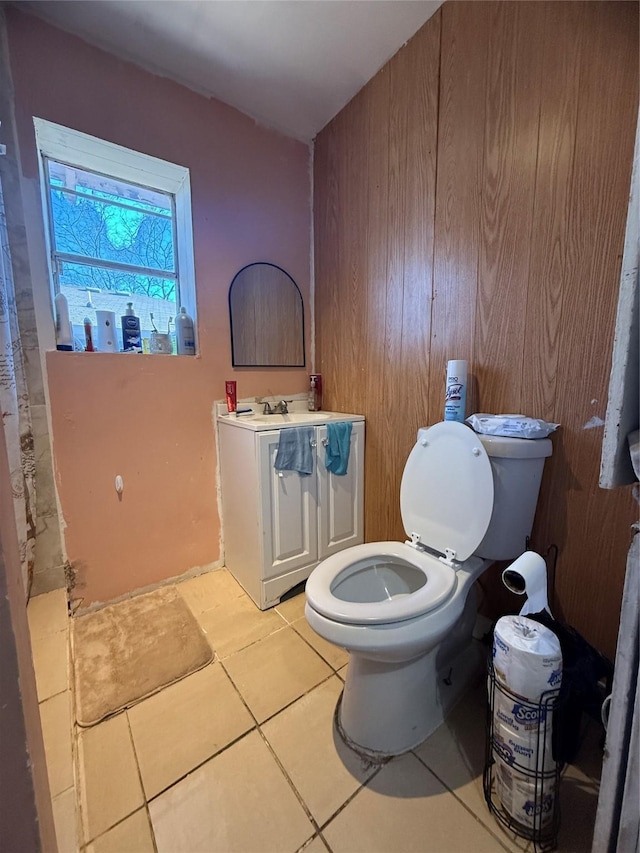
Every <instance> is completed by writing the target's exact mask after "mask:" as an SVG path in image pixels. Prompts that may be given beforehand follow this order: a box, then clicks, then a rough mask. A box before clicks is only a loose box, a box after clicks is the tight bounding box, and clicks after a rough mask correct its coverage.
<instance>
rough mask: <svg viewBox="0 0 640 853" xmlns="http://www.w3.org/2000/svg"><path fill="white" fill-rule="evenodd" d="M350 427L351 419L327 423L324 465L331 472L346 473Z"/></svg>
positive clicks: (349, 447) (349, 448)
mask: <svg viewBox="0 0 640 853" xmlns="http://www.w3.org/2000/svg"><path fill="white" fill-rule="evenodd" d="M352 428H353V424H352V423H351V421H341V422H340V423H337V424H332V423H328V424H327V455H326V459H325V465H326V466H327V468H328V469H329V471H331V472H332V473H333V474H338V475H339V476H342V475H343V474H346V473H347V467H348V465H349V451H350V450H351V430H352Z"/></svg>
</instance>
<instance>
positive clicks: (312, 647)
mask: <svg viewBox="0 0 640 853" xmlns="http://www.w3.org/2000/svg"><path fill="white" fill-rule="evenodd" d="M302 618H304V617H302ZM300 621H301V620H300V619H296V622H300ZM290 627H291V628H293V630H294V631H295V632H296V634H297V635H298V636H299V637H300V639H301V640H304V642H305V643H306V644H307V645H308V646H309V648H310V649H313V651H314V652H315V653H316V654H317V655H320V657H321V658H322V660H323V661H324V662H325V663H326V664H327V666H330V667H331V669H332V670H333V671H334V672H335V674H336V675H337V674H338V669H342V667H343V666H346V664H344V663H343V664H342V666H340V667H338V669H336V667H335V666H334V664H332V663H331V661H329V660H327V659H326V658H325V657H324V656H323V654H322V652H319V651H318V649H316V647H315V646H314V645H312V644H311V643H310V642H309V640H307V638H306V637H305V636H304V634H301V633H300V631H298V629H297V628H296V626H295V623H294V622H292V623H291V625H290ZM336 648H339V647H338V646H336ZM348 662H349V661H348V660H347V663H348Z"/></svg>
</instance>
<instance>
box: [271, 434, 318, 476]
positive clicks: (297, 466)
mask: <svg viewBox="0 0 640 853" xmlns="http://www.w3.org/2000/svg"><path fill="white" fill-rule="evenodd" d="M313 435H314V431H313V427H291V428H287V429H281V430H280V438H279V439H278V452H277V453H276V460H275V462H274V463H273V467H274V468H275V469H276V471H297V472H298V474H300V476H301V477H308V476H309V475H310V474H313V453H312V451H311V442H312V440H313Z"/></svg>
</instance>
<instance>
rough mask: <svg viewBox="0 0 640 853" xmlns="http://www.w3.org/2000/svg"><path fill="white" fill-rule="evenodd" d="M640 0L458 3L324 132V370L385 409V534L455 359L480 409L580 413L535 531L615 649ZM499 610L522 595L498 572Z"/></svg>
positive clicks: (627, 516) (563, 418) (318, 227)
mask: <svg viewBox="0 0 640 853" xmlns="http://www.w3.org/2000/svg"><path fill="white" fill-rule="evenodd" d="M637 32H638V4H637V3H635V2H468V3H467V2H448V3H445V4H444V6H443V7H442V8H441V9H440V10H439V12H438V13H436V15H435V16H434V17H433V18H431V19H430V20H429V21H428V22H427V23H426V25H425V26H424V27H423V28H422V29H421V30H420V32H419V33H417V34H416V36H415V37H414V38H413V39H412V40H411V41H410V42H409V43H408V44H407V45H406V46H405V47H404V48H402V49H401V50H400V51H399V53H398V54H396V56H394V57H393V59H392V60H391V61H390V62H389V63H387V65H386V66H385V67H384V68H383V69H382V70H381V71H380V72H379V73H378V74H377V75H376V76H375V77H374V78H373V80H371V81H370V83H368V84H367V86H365V87H364V89H362V90H361V91H360V92H359V93H358V95H357V96H356V97H355V98H354V99H353V100H352V101H351V102H350V103H349V104H348V105H347V106H346V107H345V108H344V109H343V110H342V111H341V112H340V113H339V114H338V115H337V116H336V118H335V119H334V120H333V121H332V122H331V123H330V124H329V125H328V126H327V127H326V128H325V129H324V130H323V131H322V132H321V133H320V135H319V136H318V138H317V140H316V149H315V166H314V178H315V180H314V183H315V190H314V192H315V257H316V270H315V292H316V346H317V357H316V369H317V370H318V371H319V372H322V373H323V375H324V395H325V397H324V399H325V405H326V407H327V408H332V409H337V410H340V409H342V410H345V411H354V412H361V413H363V414H364V415H366V418H367V444H366V474H365V478H366V479H365V535H366V539H367V541H374V540H376V539H399V538H403V537H404V531H403V529H402V523H401V519H400V511H399V488H400V479H401V476H402V470H403V466H404V462H405V460H406V457H407V455H408V453H409V451H410V449H411V447H412V445H413V443H414V441H415V433H416V429H417V428H418V427H420V426H424V425H426V424H430V423H434V422H436V421H438V420H441V419H442V415H443V405H444V400H443V396H444V376H445V365H446V361H447V360H448V359H450V358H466V359H468V361H469V365H470V371H471V374H472V377H471V382H470V394H469V400H468V411H469V412H473V411H485V412H524V413H526V414H529V415H533V416H536V417H541V418H545V419H546V420H550V421H555V422H559V423H561V424H562V426H561V428H560V430H559V431H557V432H556V433H555V435H554V437H553V442H554V455H553V457H552V458H551V459H550V460H549V461H548V463H547V466H546V468H545V474H544V479H543V486H542V493H541V497H540V502H539V506H538V514H537V517H536V526H535V529H534V535H533V542H532V547H534V548H537V549H538V550H540V551H541V552H544V551H546V549H547V548H548V546H549V545H551V544H552V543H553V544H556V545H557V546H558V547H559V560H558V567H557V577H556V581H555V605H556V611H557V612H556V615H558V616H561V617H563V618H565V619H566V620H567V621H569V622H570V623H571V624H572V625H574V627H576V628H577V629H578V630H579V631H580V632H581V633H583V634H584V635H585V636H586V637H587V639H589V640H590V641H591V642H592V643H593V644H594V645H596V646H597V647H598V648H600V649H601V650H602V651H603V652H604V653H605V654H607V655H608V656H609V657H613V654H614V651H615V644H616V637H617V627H618V614H619V607H620V598H621V591H622V582H623V578H624V571H625V563H626V554H627V550H628V546H629V542H630V530H629V528H630V525H631V523H632V521H633V520H634V519H635V517H636V515H637V507H635V506H634V502H633V499H632V496H631V494H630V490H618V491H615V492H605V491H602V490H601V489H599V488H598V472H599V465H600V445H601V440H602V427H600V426H596V427H595V428H591V425H592V424H593V423H599V421H597V420H595V421H594V420H593V419H594V418H595V419H598V418H604V414H605V410H606V402H607V387H608V378H609V369H610V353H611V347H612V342H613V329H614V321H615V313H616V306H617V295H618V279H619V274H620V262H621V254H622V246H623V239H624V227H625V221H626V213H627V203H628V190H629V185H630V172H631V162H632V155H633V141H634V130H635V121H636V117H637V109H638V44H637ZM489 587H490V590H489V594H490V596H491V598H492V599H493V601H494V603H495V604H496V610H497V612H507V611H508V610H512V611H514V610H516V609H517V606H518V602H517V601H510V600H509V599H508V598H505V595H506V593H503V591H502V590H501V589H500V588H499V587H498V585H497V584H496V583H490V584H489Z"/></svg>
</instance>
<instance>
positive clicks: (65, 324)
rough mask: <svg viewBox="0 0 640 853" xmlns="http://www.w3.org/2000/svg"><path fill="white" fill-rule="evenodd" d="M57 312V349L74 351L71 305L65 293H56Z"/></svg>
mask: <svg viewBox="0 0 640 853" xmlns="http://www.w3.org/2000/svg"><path fill="white" fill-rule="evenodd" d="M53 302H54V305H55V310H56V349H60V350H66V351H67V352H69V351H71V350H73V333H72V331H71V322H70V320H69V303H68V302H67V297H66V296H65V295H64V293H56V297H55V299H54V300H53Z"/></svg>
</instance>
